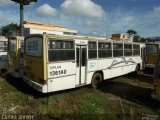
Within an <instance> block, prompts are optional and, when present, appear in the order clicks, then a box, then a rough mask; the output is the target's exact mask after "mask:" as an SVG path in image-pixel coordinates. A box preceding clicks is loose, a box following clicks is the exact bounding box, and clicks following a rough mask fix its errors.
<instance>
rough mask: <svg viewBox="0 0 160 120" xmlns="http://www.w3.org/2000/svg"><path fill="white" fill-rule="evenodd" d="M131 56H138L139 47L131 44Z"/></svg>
mask: <svg viewBox="0 0 160 120" xmlns="http://www.w3.org/2000/svg"><path fill="white" fill-rule="evenodd" d="M133 55H140V45H136V44H133Z"/></svg>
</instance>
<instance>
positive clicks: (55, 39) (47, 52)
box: [46, 37, 76, 63]
mask: <svg viewBox="0 0 160 120" xmlns="http://www.w3.org/2000/svg"><path fill="white" fill-rule="evenodd" d="M50 39H52V40H54V41H62V48H61V50H65V49H64V48H63V47H64V46H63V45H64V44H63V41H72V42H73V49H72V50H74V59H73V60H52V61H49V46H48V42H49V40H50ZM75 49H76V46H75V41H74V40H73V39H58V38H52V37H47V38H46V58H47V63H53V62H56V63H58V62H70V61H71V62H75V61H76V56H75V52H76V50H75Z"/></svg>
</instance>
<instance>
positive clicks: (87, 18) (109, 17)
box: [0, 0, 160, 37]
mask: <svg viewBox="0 0 160 120" xmlns="http://www.w3.org/2000/svg"><path fill="white" fill-rule="evenodd" d="M37 1H38V2H37V3H32V4H31V5H29V6H25V8H24V10H25V16H24V17H25V18H24V19H25V20H29V21H40V22H45V23H53V24H60V25H64V26H67V27H68V28H71V29H76V30H78V32H79V34H81V35H82V34H83V35H95V36H106V35H107V36H110V35H111V34H112V33H126V31H127V30H128V29H134V30H136V31H137V32H138V34H139V35H140V36H142V37H154V36H160V0H37ZM11 22H14V23H19V5H18V4H15V3H14V2H11V0H0V26H3V25H6V24H9V23H11Z"/></svg>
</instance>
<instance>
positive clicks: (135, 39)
mask: <svg viewBox="0 0 160 120" xmlns="http://www.w3.org/2000/svg"><path fill="white" fill-rule="evenodd" d="M126 33H128V35H129V36H130V37H133V41H134V42H139V40H140V36H139V35H138V34H137V32H136V31H135V30H132V29H129V30H127V32H126Z"/></svg>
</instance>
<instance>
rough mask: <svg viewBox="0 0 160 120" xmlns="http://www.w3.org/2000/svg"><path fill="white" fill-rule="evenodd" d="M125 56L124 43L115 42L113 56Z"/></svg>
mask: <svg viewBox="0 0 160 120" xmlns="http://www.w3.org/2000/svg"><path fill="white" fill-rule="evenodd" d="M121 56H123V44H122V43H113V57H121Z"/></svg>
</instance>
